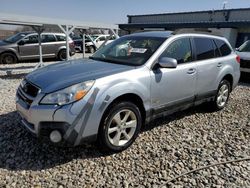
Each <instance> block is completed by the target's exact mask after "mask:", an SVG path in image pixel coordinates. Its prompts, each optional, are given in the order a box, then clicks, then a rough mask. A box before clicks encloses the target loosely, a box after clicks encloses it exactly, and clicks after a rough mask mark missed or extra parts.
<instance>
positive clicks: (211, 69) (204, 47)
mask: <svg viewBox="0 0 250 188" xmlns="http://www.w3.org/2000/svg"><path fill="white" fill-rule="evenodd" d="M193 42H194V46H195V51H196V63H197V75H198V79H197V88H196V90H197V91H196V92H197V95H198V98H203V97H210V96H213V95H214V94H215V92H216V90H217V87H218V85H217V79H216V78H217V76H218V74H219V71H220V69H221V67H222V65H223V62H220V59H219V58H217V57H219V56H220V54H219V51H218V49H216V45H215V43H214V41H213V39H212V38H205V37H194V38H193Z"/></svg>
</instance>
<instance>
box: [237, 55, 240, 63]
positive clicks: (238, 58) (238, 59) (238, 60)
mask: <svg viewBox="0 0 250 188" xmlns="http://www.w3.org/2000/svg"><path fill="white" fill-rule="evenodd" d="M236 61H237V62H238V63H240V56H238V55H237V56H236Z"/></svg>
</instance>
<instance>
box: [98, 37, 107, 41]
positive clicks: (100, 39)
mask: <svg viewBox="0 0 250 188" xmlns="http://www.w3.org/2000/svg"><path fill="white" fill-rule="evenodd" d="M98 40H99V41H105V40H106V38H105V37H100V38H99V39H98Z"/></svg>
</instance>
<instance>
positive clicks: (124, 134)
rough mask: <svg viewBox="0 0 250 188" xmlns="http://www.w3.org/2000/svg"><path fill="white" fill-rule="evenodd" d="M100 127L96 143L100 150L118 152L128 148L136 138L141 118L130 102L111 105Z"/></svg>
mask: <svg viewBox="0 0 250 188" xmlns="http://www.w3.org/2000/svg"><path fill="white" fill-rule="evenodd" d="M103 119H104V120H103V122H102V124H101V125H100V126H101V127H100V130H99V135H98V143H99V146H100V147H101V149H102V150H104V151H112V152H119V151H122V150H125V149H126V148H128V147H129V146H130V145H131V144H132V143H133V142H134V141H135V139H136V137H137V136H138V133H139V131H140V128H141V124H142V118H141V113H140V110H139V108H138V107H137V106H136V105H135V104H133V103H131V102H120V103H118V104H115V105H112V107H111V108H110V110H109V111H108V113H106V114H105V116H104V118H103Z"/></svg>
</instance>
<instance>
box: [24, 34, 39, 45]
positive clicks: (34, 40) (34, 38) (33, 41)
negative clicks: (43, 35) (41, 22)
mask: <svg viewBox="0 0 250 188" xmlns="http://www.w3.org/2000/svg"><path fill="white" fill-rule="evenodd" d="M24 40H25V44H36V43H38V36H37V35H30V36H27V37H25V38H24Z"/></svg>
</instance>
